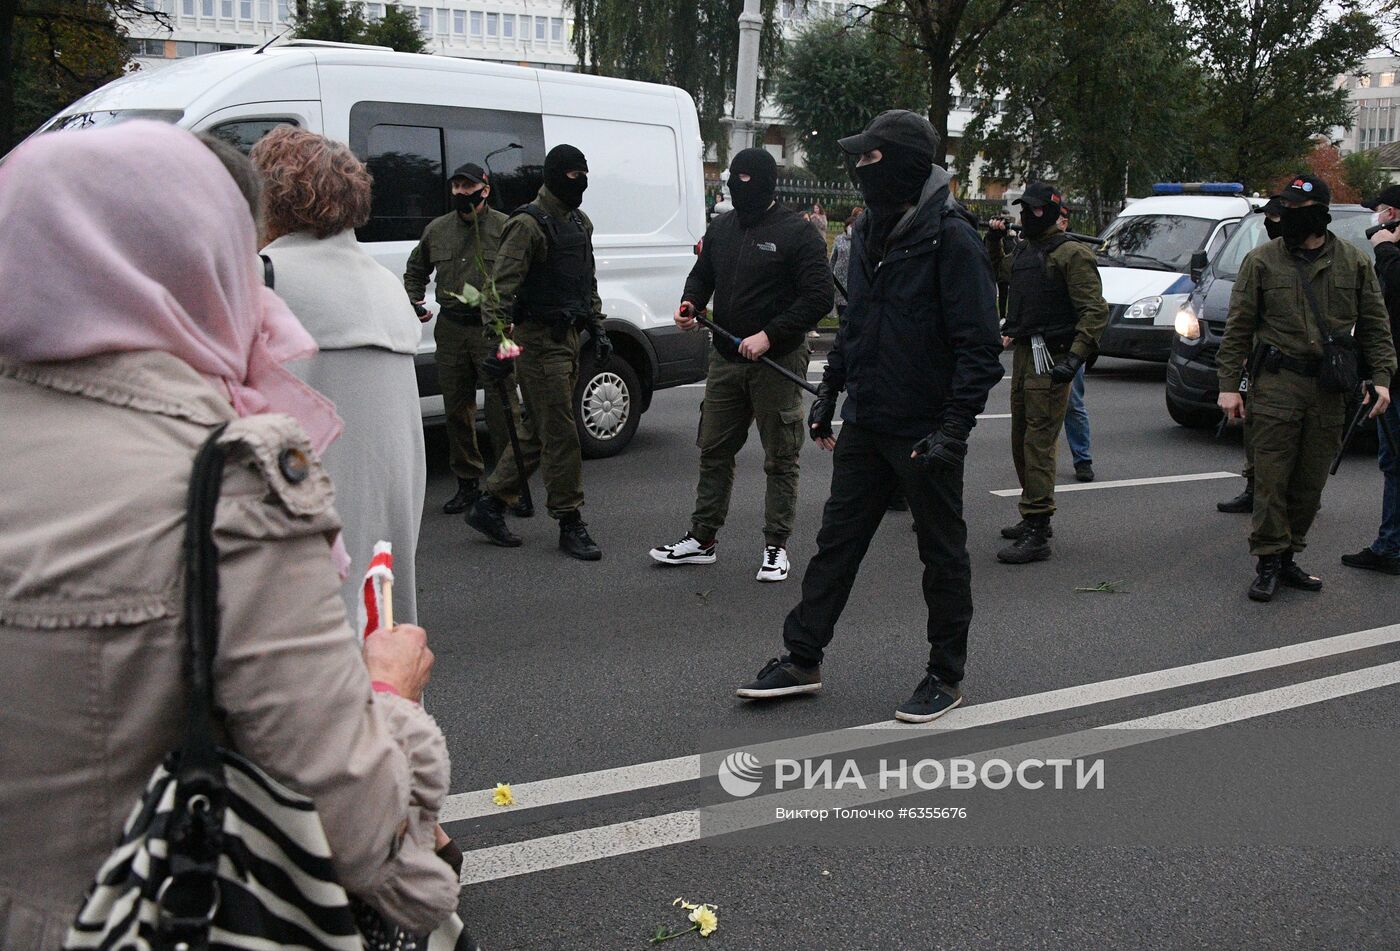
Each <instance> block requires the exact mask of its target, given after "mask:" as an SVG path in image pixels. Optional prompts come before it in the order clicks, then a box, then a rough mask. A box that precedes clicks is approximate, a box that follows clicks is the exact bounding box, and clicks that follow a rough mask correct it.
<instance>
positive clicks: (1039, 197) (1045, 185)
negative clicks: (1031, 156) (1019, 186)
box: [1011, 182, 1065, 208]
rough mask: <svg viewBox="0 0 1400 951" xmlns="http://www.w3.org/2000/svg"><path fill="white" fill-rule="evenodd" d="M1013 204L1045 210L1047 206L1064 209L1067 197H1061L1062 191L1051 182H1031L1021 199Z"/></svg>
mask: <svg viewBox="0 0 1400 951" xmlns="http://www.w3.org/2000/svg"><path fill="white" fill-rule="evenodd" d="M1011 204H1013V205H1025V206H1026V207H1028V208H1044V207H1045V206H1046V205H1057V206H1059V207H1060V208H1063V207H1064V206H1065V196H1064V195H1061V194H1060V190H1059V189H1058V188H1056V187H1055V186H1054V185H1052V184H1050V183H1049V182H1031V183H1030V184H1029V185H1027V186H1026V190H1025V191H1024V192H1022V193H1021V197H1020V198H1018V199H1016V200H1015V201H1013V202H1012V203H1011Z"/></svg>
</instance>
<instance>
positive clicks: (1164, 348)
mask: <svg viewBox="0 0 1400 951" xmlns="http://www.w3.org/2000/svg"><path fill="white" fill-rule="evenodd" d="M1152 190H1153V192H1154V194H1153V195H1152V196H1151V197H1149V198H1139V199H1136V200H1131V201H1129V203H1128V205H1127V207H1125V208H1124V209H1123V211H1122V212H1120V213H1119V215H1118V217H1117V218H1115V219H1114V220H1113V221H1112V222H1111V223H1110V224H1109V226H1108V227H1107V228H1105V229H1104V231H1103V233H1102V234H1101V235H1100V236H1099V237H1100V241H1101V243H1100V245H1099V248H1098V252H1097V253H1098V258H1099V276H1100V277H1101V278H1102V279H1103V296H1104V299H1105V300H1106V301H1107V302H1108V327H1107V328H1106V329H1105V330H1104V333H1103V337H1102V338H1100V340H1099V353H1100V354H1101V355H1103V356H1109V357H1127V358H1129V359H1135V360H1152V361H1154V362H1158V363H1165V362H1167V358H1168V357H1169V356H1170V355H1171V349H1172V340H1173V338H1174V337H1175V336H1176V333H1175V330H1174V329H1173V324H1174V323H1175V321H1176V313H1177V311H1178V310H1179V309H1180V308H1181V306H1182V304H1184V303H1185V302H1186V300H1187V298H1188V297H1189V296H1190V294H1191V291H1192V289H1193V288H1194V287H1195V283H1196V282H1195V281H1194V280H1193V279H1192V277H1191V274H1192V265H1193V260H1194V263H1195V264H1196V266H1197V268H1198V269H1199V267H1200V266H1202V265H1203V264H1204V261H1203V260H1202V257H1201V255H1202V254H1204V260H1212V259H1214V258H1215V256H1216V255H1217V254H1219V252H1220V250H1221V249H1222V248H1223V247H1224V246H1225V243H1226V242H1227V241H1228V240H1229V239H1230V236H1231V235H1233V234H1234V233H1235V231H1236V229H1238V228H1239V225H1240V221H1241V220H1242V219H1243V218H1244V217H1245V216H1246V215H1248V214H1249V213H1250V212H1251V211H1253V210H1254V208H1256V207H1259V206H1262V205H1263V204H1264V199H1262V198H1247V197H1245V194H1244V186H1243V185H1239V184H1237V183H1234V182H1195V183H1180V182H1165V183H1159V184H1157V185H1154V186H1153V187H1152Z"/></svg>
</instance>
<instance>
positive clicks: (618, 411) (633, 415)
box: [574, 348, 644, 459]
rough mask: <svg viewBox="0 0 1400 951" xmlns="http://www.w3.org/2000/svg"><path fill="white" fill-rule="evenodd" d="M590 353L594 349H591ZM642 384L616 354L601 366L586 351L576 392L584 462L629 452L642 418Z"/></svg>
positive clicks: (575, 415)
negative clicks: (628, 445)
mask: <svg viewBox="0 0 1400 951" xmlns="http://www.w3.org/2000/svg"><path fill="white" fill-rule="evenodd" d="M590 349H591V348H590ZM643 402H644V400H643V398H642V384H641V380H640V379H639V378H638V377H637V371H636V370H634V369H632V365H631V364H630V363H628V362H627V361H626V360H624V359H622V358H621V357H619V356H618V355H617V354H616V353H614V354H613V355H612V356H610V357H609V358H608V361H607V362H606V363H604V364H603V365H602V366H598V365H597V364H596V363H595V362H594V360H593V354H592V353H591V352H590V350H585V351H584V353H583V355H582V356H581V358H580V360H579V374H578V385H577V386H576V387H575V388H574V422H575V424H576V425H577V426H578V439H579V446H580V448H581V449H582V451H583V457H584V458H585V459H605V458H607V457H608V456H615V455H617V454H618V453H619V452H621V451H622V450H624V449H626V448H627V444H628V443H630V442H631V441H632V436H633V435H635V434H636V432H637V423H638V422H639V421H640V420H641V417H642V405H643Z"/></svg>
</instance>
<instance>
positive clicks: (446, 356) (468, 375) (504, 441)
mask: <svg viewBox="0 0 1400 951" xmlns="http://www.w3.org/2000/svg"><path fill="white" fill-rule="evenodd" d="M433 339H434V340H435V341H436V342H437V353H436V355H435V356H434V358H433V359H434V360H435V361H436V362H437V369H438V383H439V385H441V387H442V406H443V412H444V413H445V414H446V416H447V446H448V458H449V459H450V461H451V464H452V474H453V475H455V476H456V477H457V478H459V479H467V480H470V481H473V482H475V481H476V480H478V479H480V478H481V475H482V473H483V472H485V471H486V466H487V462H488V460H486V459H484V458H482V453H481V449H480V448H479V447H478V446H477V442H476V390H477V387H478V386H480V387H482V388H484V389H485V391H486V429H487V431H488V432H490V433H491V448H492V449H494V450H495V455H496V456H497V457H499V456H501V455H502V454H504V453H508V452H510V434H509V432H508V431H507V430H506V411H505V404H504V403H502V402H501V392H500V390H499V389H498V388H497V387H496V384H495V383H493V382H492V381H490V380H488V379H485V378H484V377H483V375H482V373H481V361H482V360H485V359H486V358H487V357H489V356H490V355H491V354H493V353H495V352H496V337H495V334H493V333H491V332H490V331H489V330H487V329H486V328H485V327H482V326H481V325H480V324H476V325H471V324H460V323H457V322H455V321H451V320H448V319H446V318H445V317H442V316H441V315H439V316H438V320H437V324H436V325H435V326H434V328H433ZM506 393H507V395H508V397H509V399H510V412H512V413H513V414H515V418H516V424H517V425H519V420H520V400H519V398H518V397H517V396H516V395H515V380H513V379H510V380H507V381H506Z"/></svg>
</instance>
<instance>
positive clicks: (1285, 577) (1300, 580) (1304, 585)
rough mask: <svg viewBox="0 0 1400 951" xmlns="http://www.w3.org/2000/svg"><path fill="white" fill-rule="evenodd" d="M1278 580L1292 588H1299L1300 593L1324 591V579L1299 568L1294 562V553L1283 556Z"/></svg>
mask: <svg viewBox="0 0 1400 951" xmlns="http://www.w3.org/2000/svg"><path fill="white" fill-rule="evenodd" d="M1278 580H1279V581H1282V582H1283V583H1284V584H1286V585H1288V587H1290V588H1297V589H1298V590H1299V591H1321V590H1322V579H1321V578H1319V577H1318V576H1317V575H1310V574H1308V573H1307V572H1306V571H1304V570H1303V569H1302V568H1299V567H1298V565H1297V564H1295V563H1294V561H1293V552H1291V551H1290V552H1288V553H1287V554H1285V555H1283V561H1282V563H1281V564H1280V565H1279V572H1278Z"/></svg>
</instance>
